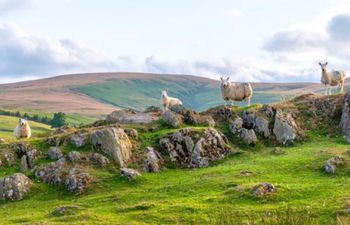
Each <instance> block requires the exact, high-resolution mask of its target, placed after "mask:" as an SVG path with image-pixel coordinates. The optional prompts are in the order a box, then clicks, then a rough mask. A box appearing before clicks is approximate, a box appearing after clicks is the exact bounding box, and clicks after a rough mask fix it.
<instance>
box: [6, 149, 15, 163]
mask: <svg viewBox="0 0 350 225" xmlns="http://www.w3.org/2000/svg"><path fill="white" fill-rule="evenodd" d="M4 159H5V162H6V165H7V166H13V164H14V161H15V156H14V155H13V154H11V153H9V152H7V153H5V154H4Z"/></svg>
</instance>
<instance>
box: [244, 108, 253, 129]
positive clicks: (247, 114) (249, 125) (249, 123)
mask: <svg viewBox="0 0 350 225" xmlns="http://www.w3.org/2000/svg"><path fill="white" fill-rule="evenodd" d="M242 119H243V125H242V127H244V128H246V129H254V127H255V114H254V113H253V112H251V111H248V110H246V111H244V112H243V115H242Z"/></svg>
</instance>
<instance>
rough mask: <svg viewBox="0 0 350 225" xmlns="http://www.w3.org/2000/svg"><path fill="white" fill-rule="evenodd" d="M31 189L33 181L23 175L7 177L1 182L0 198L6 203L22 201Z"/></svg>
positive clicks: (17, 174)
mask: <svg viewBox="0 0 350 225" xmlns="http://www.w3.org/2000/svg"><path fill="white" fill-rule="evenodd" d="M31 187H32V181H31V180H30V179H29V178H28V177H27V176H25V175H24V174H22V173H15V174H13V175H11V176H6V177H4V179H3V180H2V181H0V198H1V200H5V201H16V200H21V199H23V198H24V196H25V195H26V194H27V193H28V192H29V191H30V188H31Z"/></svg>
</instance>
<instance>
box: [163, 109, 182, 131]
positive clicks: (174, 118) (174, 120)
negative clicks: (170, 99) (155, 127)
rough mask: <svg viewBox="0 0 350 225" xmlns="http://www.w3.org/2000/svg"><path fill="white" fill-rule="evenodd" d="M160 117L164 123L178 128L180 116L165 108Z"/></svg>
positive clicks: (180, 121)
mask: <svg viewBox="0 0 350 225" xmlns="http://www.w3.org/2000/svg"><path fill="white" fill-rule="evenodd" d="M162 119H163V121H164V123H166V124H167V125H169V126H170V127H172V128H178V127H179V126H181V125H182V117H181V116H180V115H178V114H176V113H174V112H172V111H170V110H167V111H165V112H164V113H163V114H162Z"/></svg>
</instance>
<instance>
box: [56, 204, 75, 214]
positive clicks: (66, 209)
mask: <svg viewBox="0 0 350 225" xmlns="http://www.w3.org/2000/svg"><path fill="white" fill-rule="evenodd" d="M78 210H79V207H78V206H75V205H68V206H60V207H58V208H56V209H54V210H53V211H52V212H51V214H52V215H54V216H67V215H74V214H75V213H76V212H77V211H78Z"/></svg>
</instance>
